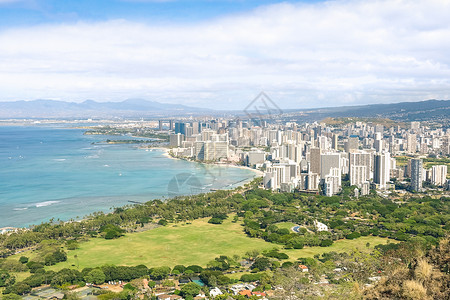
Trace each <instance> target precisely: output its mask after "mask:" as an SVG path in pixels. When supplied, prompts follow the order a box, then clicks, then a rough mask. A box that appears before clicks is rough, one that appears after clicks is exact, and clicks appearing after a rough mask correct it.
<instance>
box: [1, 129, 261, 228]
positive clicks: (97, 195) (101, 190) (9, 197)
mask: <svg viewBox="0 0 450 300" xmlns="http://www.w3.org/2000/svg"><path fill="white" fill-rule="evenodd" d="M83 133H84V130H83V129H72V128H63V127H55V126H52V127H47V126H0V227H6V226H12V227H26V226H28V225H32V224H39V223H41V222H46V221H49V220H51V219H54V220H63V221H67V220H70V219H80V218H82V217H84V216H85V215H88V214H91V213H93V212H96V211H104V212H107V211H111V209H113V208H114V207H118V206H123V205H127V204H132V203H143V202H146V201H149V200H152V199H163V200H164V199H167V198H169V197H173V196H177V195H189V194H196V193H201V192H208V191H210V190H211V189H228V188H232V187H235V186H238V185H240V184H243V183H244V182H247V181H250V180H251V179H252V178H254V176H255V175H256V173H255V172H253V171H252V170H249V169H241V168H235V167H230V166H216V165H205V164H200V163H194V162H188V161H183V160H178V159H171V158H168V157H167V156H166V155H165V150H161V149H150V150H148V149H141V148H139V147H138V146H136V145H131V144H115V145H113V144H101V143H98V142H101V141H104V140H106V139H124V137H118V136H97V135H83Z"/></svg>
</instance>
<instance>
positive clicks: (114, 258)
mask: <svg viewBox="0 0 450 300" xmlns="http://www.w3.org/2000/svg"><path fill="white" fill-rule="evenodd" d="M230 219H231V218H229V219H228V220H225V222H224V223H223V224H221V225H213V224H209V223H207V219H201V220H195V221H193V222H192V224H187V225H181V224H177V225H169V226H167V227H159V228H156V229H152V230H148V231H144V232H140V233H132V234H127V235H126V236H124V237H121V238H119V239H117V240H104V239H99V238H98V239H92V240H91V241H89V242H86V243H82V244H80V248H79V249H77V250H73V251H68V260H67V262H64V263H60V264H58V265H56V266H54V267H52V269H61V268H63V267H71V266H72V265H75V266H79V268H84V267H94V266H99V265H103V264H116V265H128V266H134V265H139V264H145V265H147V266H149V267H156V266H172V267H173V266H175V265H177V264H183V265H192V264H197V265H206V264H207V263H208V262H209V261H210V260H212V259H214V258H215V257H217V256H219V255H229V256H231V255H234V254H238V255H241V256H242V255H244V254H245V252H246V251H248V250H254V249H258V250H260V251H261V250H265V249H272V248H274V247H276V245H274V244H271V243H267V242H265V241H263V240H261V239H252V238H249V237H247V236H246V235H245V234H244V233H243V228H242V226H241V225H240V224H239V223H232V222H231V220H230ZM75 255H76V256H77V258H75Z"/></svg>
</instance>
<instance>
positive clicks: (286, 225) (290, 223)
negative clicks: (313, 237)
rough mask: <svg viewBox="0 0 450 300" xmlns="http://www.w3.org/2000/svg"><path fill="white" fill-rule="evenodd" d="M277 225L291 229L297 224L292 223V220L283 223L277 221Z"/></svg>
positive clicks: (280, 227)
mask: <svg viewBox="0 0 450 300" xmlns="http://www.w3.org/2000/svg"><path fill="white" fill-rule="evenodd" d="M275 225H276V226H277V227H278V228H279V229H282V228H286V229H289V230H291V228H292V227H294V226H296V225H297V224H295V223H292V222H281V223H276V224H275Z"/></svg>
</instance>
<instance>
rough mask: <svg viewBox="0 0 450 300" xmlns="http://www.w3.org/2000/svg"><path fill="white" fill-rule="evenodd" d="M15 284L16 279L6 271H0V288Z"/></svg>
mask: <svg viewBox="0 0 450 300" xmlns="http://www.w3.org/2000/svg"><path fill="white" fill-rule="evenodd" d="M15 282H16V278H15V277H14V276H12V275H11V274H9V273H8V272H7V271H3V270H0V287H4V286H10V285H13V284H14V283H15Z"/></svg>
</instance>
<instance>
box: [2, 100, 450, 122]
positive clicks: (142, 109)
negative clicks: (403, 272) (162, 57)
mask: <svg viewBox="0 0 450 300" xmlns="http://www.w3.org/2000/svg"><path fill="white" fill-rule="evenodd" d="M186 115H188V116H189V115H194V116H195V115H213V116H223V115H229V116H232V115H240V116H244V117H245V113H244V112H243V111H220V110H210V109H205V108H198V107H191V106H186V105H181V104H165V103H160V102H156V101H148V100H143V99H128V100H125V101H122V102H96V101H93V100H86V101H84V102H82V103H74V102H65V101H55V100H34V101H15V102H0V118H2V119H8V118H116V117H122V118H141V117H147V118H157V117H169V116H172V117H176V116H186ZM449 116H450V100H426V101H419V102H400V103H392V104H370V105H359V106H342V107H329V108H316V109H303V110H300V109H288V110H283V114H282V118H283V119H287V120H297V121H299V122H302V121H315V120H322V119H324V118H328V117H332V118H339V117H361V118H389V119H392V120H396V121H424V120H442V119H447V120H448V119H449ZM263 118H264V117H263Z"/></svg>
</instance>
